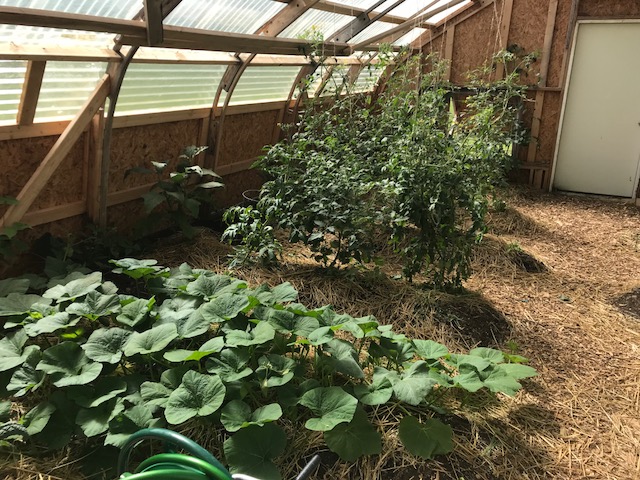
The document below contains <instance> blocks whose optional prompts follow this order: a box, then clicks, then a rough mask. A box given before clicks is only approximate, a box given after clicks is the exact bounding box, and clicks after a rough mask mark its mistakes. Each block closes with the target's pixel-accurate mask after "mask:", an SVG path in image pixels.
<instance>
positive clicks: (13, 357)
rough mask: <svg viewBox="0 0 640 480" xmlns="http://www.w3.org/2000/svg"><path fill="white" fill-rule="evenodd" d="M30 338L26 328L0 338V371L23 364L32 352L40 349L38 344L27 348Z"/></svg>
mask: <svg viewBox="0 0 640 480" xmlns="http://www.w3.org/2000/svg"><path fill="white" fill-rule="evenodd" d="M28 339H29V337H28V336H27V334H26V332H25V331H24V330H18V331H17V332H13V333H10V334H8V335H7V336H6V337H4V338H2V339H0V372H4V371H6V370H11V369H12V368H15V367H17V366H19V365H22V364H23V363H24V362H25V361H26V360H27V358H28V357H29V355H31V354H32V352H34V351H36V350H39V349H40V347H38V346H37V345H30V346H28V347H26V348H25V347H24V345H25V343H27V340H28Z"/></svg>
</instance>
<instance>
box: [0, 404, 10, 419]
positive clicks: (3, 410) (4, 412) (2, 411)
mask: <svg viewBox="0 0 640 480" xmlns="http://www.w3.org/2000/svg"><path fill="white" fill-rule="evenodd" d="M10 418H11V400H5V401H2V402H0V422H2V423H4V422H8V421H9V419H10Z"/></svg>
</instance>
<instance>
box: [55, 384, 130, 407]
mask: <svg viewBox="0 0 640 480" xmlns="http://www.w3.org/2000/svg"><path fill="white" fill-rule="evenodd" d="M126 391H127V382H125V381H124V379H122V378H120V377H113V376H108V377H102V378H100V379H99V380H98V381H97V382H96V383H95V385H94V386H74V387H69V388H68V389H67V396H68V397H69V398H70V399H71V400H73V401H75V402H76V403H77V404H78V405H80V406H81V407H85V408H94V407H97V406H99V405H102V404H103V403H105V402H108V401H109V400H111V399H113V398H116V397H117V396H118V395H120V394H121V393H124V392H126Z"/></svg>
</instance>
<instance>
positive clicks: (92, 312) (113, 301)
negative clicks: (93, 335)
mask: <svg viewBox="0 0 640 480" xmlns="http://www.w3.org/2000/svg"><path fill="white" fill-rule="evenodd" d="M66 311H67V312H68V313H73V314H75V315H81V316H83V317H86V318H88V319H90V320H97V319H98V318H100V317H106V316H108V315H111V314H112V313H117V312H119V311H120V299H119V298H118V295H103V294H101V293H98V292H96V291H93V292H89V293H88V294H87V296H86V297H85V298H84V300H83V301H82V302H74V303H72V304H71V305H69V306H68V307H67V310H66Z"/></svg>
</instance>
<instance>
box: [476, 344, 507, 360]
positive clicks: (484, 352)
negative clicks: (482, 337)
mask: <svg viewBox="0 0 640 480" xmlns="http://www.w3.org/2000/svg"><path fill="white" fill-rule="evenodd" d="M469 355H473V356H474V357H480V358H484V359H485V360H487V361H488V362H491V363H502V362H504V355H503V353H502V352H501V351H500V350H495V349H493V348H486V347H478V348H474V349H473V350H471V351H470V352H469Z"/></svg>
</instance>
